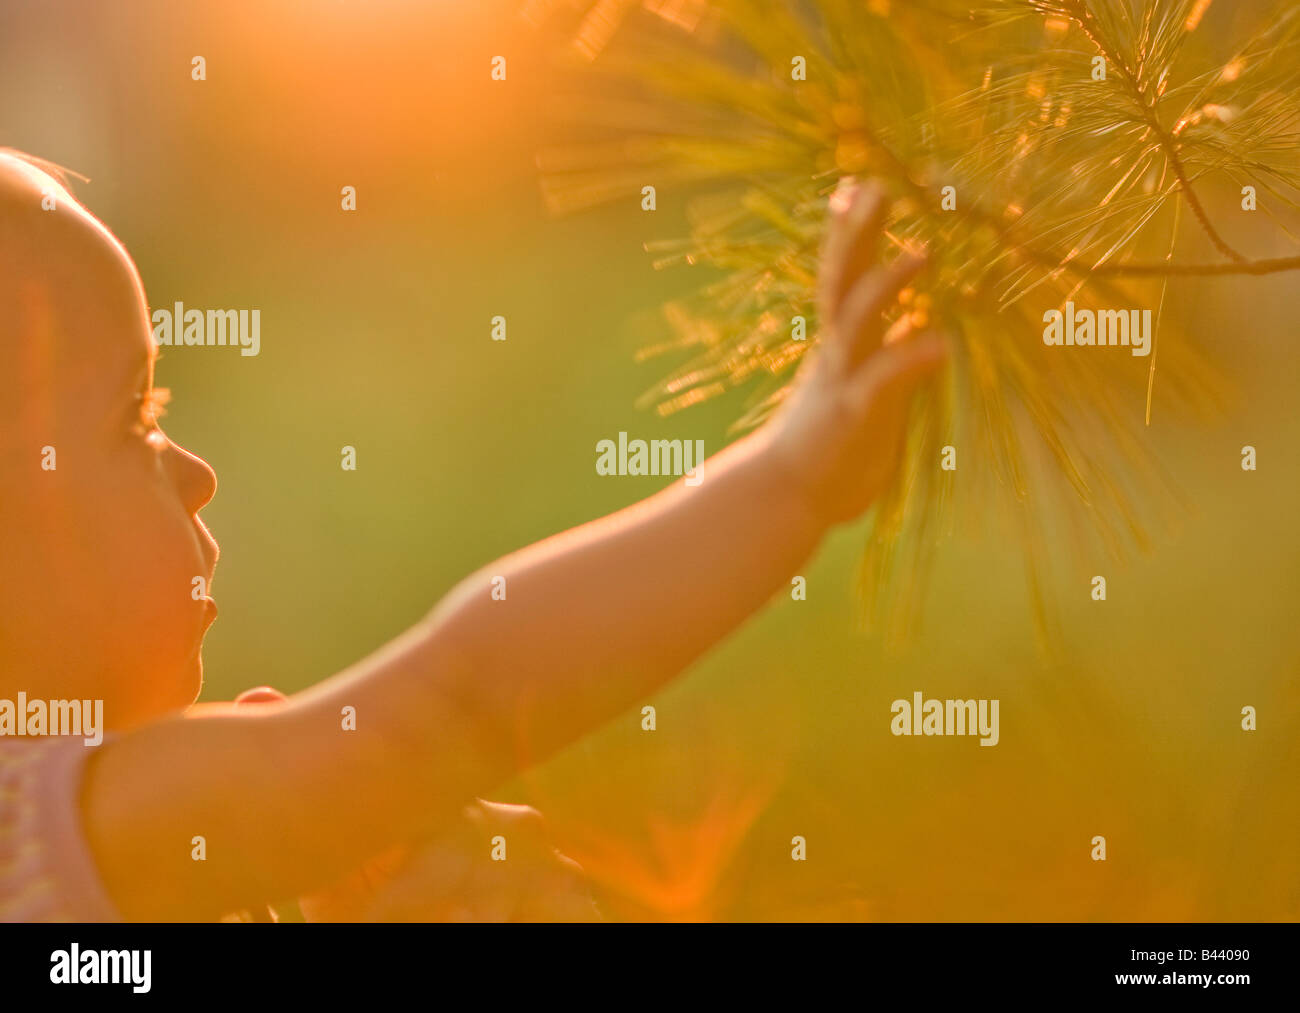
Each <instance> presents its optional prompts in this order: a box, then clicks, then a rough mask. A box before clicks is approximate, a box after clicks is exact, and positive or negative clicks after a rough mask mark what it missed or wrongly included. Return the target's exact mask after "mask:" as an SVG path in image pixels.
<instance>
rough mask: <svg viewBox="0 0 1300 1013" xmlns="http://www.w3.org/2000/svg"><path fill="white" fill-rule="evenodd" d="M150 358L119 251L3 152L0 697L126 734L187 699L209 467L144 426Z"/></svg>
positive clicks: (58, 192) (144, 316)
mask: <svg viewBox="0 0 1300 1013" xmlns="http://www.w3.org/2000/svg"><path fill="white" fill-rule="evenodd" d="M154 357H155V346H154V343H153V340H152V334H151V330H150V327H149V316H148V310H147V307H146V304H145V296H144V290H143V287H142V286H141V283H140V277H139V275H138V273H137V272H136V269H135V265H134V264H133V263H132V262H131V258H130V257H129V256H128V255H127V253H126V250H125V249H123V247H122V245H121V244H120V243H119V242H118V241H117V240H116V239H114V238H113V236H112V235H111V234H110V233H109V231H108V230H107V229H106V228H105V227H104V226H103V225H102V224H101V223H100V222H98V221H97V220H96V219H95V218H94V217H92V216H91V215H90V213H89V212H87V211H86V209H85V208H83V207H82V206H81V205H80V204H79V203H77V201H76V199H75V198H73V197H72V196H71V195H70V194H69V193H68V191H67V190H66V189H65V188H64V186H63V185H62V184H61V183H60V182H59V180H58V179H56V178H55V177H54V176H52V175H51V174H50V173H49V172H46V171H44V169H43V168H41V167H38V165H36V164H33V163H32V162H30V161H28V160H27V159H25V158H24V157H21V156H17V155H16V154H13V153H7V152H5V151H3V150H0V698H7V699H13V698H14V697H15V696H16V694H17V693H18V691H20V690H22V691H25V692H26V693H27V695H28V697H29V698H33V699H36V698H39V699H102V700H104V702H105V704H104V718H105V721H106V723H107V724H108V725H109V726H110V727H127V726H131V725H134V724H136V723H138V722H140V721H142V720H146V719H148V718H151V717H154V716H157V715H159V714H162V713H166V712H167V711H170V710H174V709H177V708H180V707H184V706H185V705H187V704H188V703H190V702H191V701H192V700H193V699H194V697H195V695H196V694H197V692H198V689H199V686H200V683H201V678H202V668H201V661H200V657H199V650H200V644H201V641H202V638H203V635H204V633H205V632H206V630H207V628H208V626H209V625H210V623H211V621H212V618H213V616H214V614H215V611H214V607H213V605H212V603H211V601H210V600H206V599H203V598H196V597H195V595H197V594H200V593H201V591H200V590H196V589H195V583H194V578H195V577H202V578H203V579H204V581H210V580H211V578H212V570H213V567H214V565H215V563H216V558H217V546H216V543H215V542H214V541H213V540H212V538H211V536H210V535H209V534H208V532H207V530H206V529H205V528H204V526H203V524H202V523H201V522H200V521H199V519H198V512H199V510H200V509H201V508H202V507H203V506H204V504H206V503H207V502H208V500H209V499H211V497H212V494H213V492H214V491H215V488H216V477H215V476H214V475H213V473H212V470H211V469H210V468H209V467H208V466H207V465H206V464H205V463H204V462H203V461H201V460H199V459H198V458H197V457H194V456H193V455H191V454H189V453H187V452H186V451H184V450H182V449H181V448H180V447H178V446H177V445H176V444H174V443H172V442H171V441H170V440H169V439H168V438H167V437H166V436H165V435H163V433H162V431H161V430H160V429H159V428H158V426H157V423H156V421H155V417H154V416H155V405H156V396H155V392H154V389H153V366H154Z"/></svg>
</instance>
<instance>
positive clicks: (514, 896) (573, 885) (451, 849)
mask: <svg viewBox="0 0 1300 1013" xmlns="http://www.w3.org/2000/svg"><path fill="white" fill-rule="evenodd" d="M498 835H499V836H500V837H503V838H505V848H506V852H505V855H506V857H505V860H504V861H493V860H492V859H491V852H492V849H493V844H492V839H493V838H494V837H497V836H498ZM301 907H302V912H303V916H304V917H305V918H306V919H307V920H308V921H315V922H344V921H345V922H358V921H362V922H443V921H451V922H591V921H599V920H600V916H599V914H598V912H597V911H596V906H595V903H594V902H593V900H592V897H591V893H590V892H589V891H588V889H587V887H586V881H585V879H584V878H583V874H582V868H581V867H580V866H579V865H578V864H577V863H576V862H574V861H572V860H571V859H568V858H566V857H564V856H563V855H562V854H560V853H559V852H558V851H556V850H555V849H554V848H553V847H551V845H550V842H549V841H548V840H547V838H546V834H545V830H544V825H543V823H542V817H541V814H540V813H539V812H537V810H536V809H533V808H530V807H529V806H522V805H504V804H502V803H499V802H485V801H483V800H481V799H480V800H478V801H476V802H475V803H473V804H472V805H469V806H466V807H465V811H464V819H463V820H462V821H461V822H460V823H459V825H458V826H457V827H456V828H455V829H454V830H452V831H450V832H449V833H447V834H446V835H445V836H443V837H441V838H439V839H438V840H436V841H432V842H430V843H427V844H425V845H422V846H421V847H419V848H411V849H405V848H399V849H395V850H393V851H391V852H389V853H387V854H386V855H383V856H380V857H379V858H377V859H374V860H372V861H370V862H367V863H366V864H365V865H364V866H363V867H362V868H361V869H359V870H357V872H355V873H354V874H352V875H351V876H348V877H346V878H345V879H343V880H342V881H340V882H339V883H337V884H335V885H334V886H332V887H330V888H329V889H327V890H325V891H322V892H321V893H318V894H315V895H313V896H311V897H304V898H303V899H302V901H301Z"/></svg>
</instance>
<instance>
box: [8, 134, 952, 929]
mask: <svg viewBox="0 0 1300 1013" xmlns="http://www.w3.org/2000/svg"><path fill="white" fill-rule="evenodd" d="M51 205H52V207H53V209H51ZM831 205H832V223H831V230H830V235H829V239H828V243H827V247H826V249H825V251H824V257H823V265H822V271H821V279H820V294H819V299H820V319H821V321H822V334H821V340H820V343H819V346H818V347H817V348H816V350H815V352H814V353H813V354H812V355H810V357H809V361H807V362H805V363H804V364H803V366H802V368H801V370H800V372H799V375H798V377H797V378H796V383H795V385H794V388H793V391H792V394H791V396H790V397H789V398H788V400H787V402H786V403H785V404H784V405H783V406H782V408H781V410H780V411H779V412H778V413H777V415H776V416H775V417H774V418H773V419H772V420H771V421H770V422H769V423H768V424H767V425H765V426H764V427H763V428H762V429H760V430H759V431H757V432H756V433H754V434H752V435H750V436H747V437H746V438H744V439H742V440H740V441H738V442H737V443H735V444H733V445H732V446H731V447H729V448H728V449H727V450H725V451H723V452H722V453H720V454H717V455H716V456H714V457H713V458H711V459H709V460H708V461H707V462H705V464H704V466H703V470H702V475H703V481H702V482H701V483H700V484H699V485H696V486H690V485H687V484H686V483H685V482H682V481H678V482H676V483H675V484H674V485H673V486H671V487H669V488H667V489H665V490H663V491H662V492H660V493H658V494H657V495H655V496H652V497H650V498H649V499H648V500H646V501H645V502H643V503H640V504H637V505H635V506H633V507H630V508H628V509H626V510H623V511H620V512H619V513H616V514H614V515H612V516H610V517H607V518H604V519H602V520H598V521H594V522H592V523H589V524H586V525H584V526H582V527H579V528H577V529H575V530H573V531H570V532H567V533H565V534H562V535H558V536H556V537H554V538H551V539H549V540H547V541H544V542H542V543H540V544H538V545H535V546H532V547H530V548H528V549H525V550H523V551H521V552H518V553H516V554H514V555H511V556H508V557H506V558H504V559H501V560H499V561H497V562H495V563H493V564H491V565H490V566H488V567H486V568H485V569H484V570H483V571H482V572H481V573H479V574H476V575H473V576H471V577H469V578H467V579H466V580H465V581H463V582H462V583H461V584H460V585H459V586H458V587H457V588H456V589H455V590H453V591H452V592H451V593H450V594H449V595H448V596H447V597H446V598H445V599H444V600H443V601H442V602H441V603H440V604H439V605H438V606H437V607H436V608H435V609H434V610H433V611H432V612H431V613H430V614H429V616H428V617H427V619H425V620H424V621H423V622H421V623H419V624H418V625H416V626H415V627H414V628H413V629H411V630H409V631H408V632H407V633H405V634H404V635H403V636H401V637H399V638H398V639H397V640H395V641H393V642H392V643H390V644H388V645H387V646H385V647H383V648H382V649H381V650H379V651H378V652H377V653H376V654H374V655H373V656H371V657H369V658H367V659H366V660H364V661H361V662H359V663H358V664H356V665H354V666H353V667H352V668H350V669H348V670H347V671H344V672H342V673H340V674H339V675H336V676H334V677H333V678H331V679H328V680H326V681H325V682H323V683H321V684H319V685H317V686H315V687H313V688H312V689H309V690H307V691H305V692H303V693H299V694H297V695H296V696H293V697H291V698H288V699H277V698H276V696H275V695H274V694H268V695H267V696H268V697H269V698H268V699H265V701H264V702H261V703H258V704H257V705H256V706H252V705H249V704H248V703H242V704H234V705H232V704H204V705H197V706H191V704H192V703H193V701H194V699H195V696H196V695H197V694H198V692H199V688H200V684H201V677H202V665H201V660H200V648H201V643H202V640H203V636H204V633H205V631H206V630H207V629H208V626H209V625H210V624H211V622H212V620H213V618H214V617H215V616H216V606H215V604H214V603H213V601H212V600H211V599H210V598H206V597H205V598H201V599H199V600H195V599H194V598H193V597H192V596H191V589H192V588H193V586H194V578H195V577H196V576H201V577H204V578H205V579H206V580H208V581H210V580H211V577H212V572H213V568H214V566H215V564H216V561H217V545H216V543H215V542H214V541H213V539H212V537H211V535H209V533H208V531H207V529H206V528H205V527H204V526H203V523H202V521H201V520H200V519H199V512H200V511H201V510H202V508H203V506H204V505H205V504H206V503H207V502H208V501H209V500H210V499H211V498H212V495H213V493H214V492H215V490H216V477H215V476H214V475H213V473H212V470H211V469H210V468H209V467H208V466H207V464H205V463H204V462H203V461H202V460H200V459H199V458H198V457H196V456H194V455H193V454H191V453H189V452H188V451H186V450H184V449H182V448H181V447H179V446H177V445H176V444H175V443H173V442H172V441H171V440H170V439H169V438H168V437H167V435H166V434H165V433H164V432H163V430H162V429H161V428H160V427H159V425H158V403H159V397H158V391H156V390H155V388H154V385H153V381H154V376H153V373H154V356H155V346H154V344H153V341H152V337H151V330H150V324H149V319H150V318H149V313H148V310H147V305H146V300H145V294H144V290H143V288H142V286H141V282H140V278H139V275H138V273H137V272H136V269H135V266H134V264H133V263H132V261H131V258H130V257H129V256H128V254H127V252H126V250H125V249H123V247H122V246H121V244H120V243H119V242H118V241H117V240H116V239H115V238H114V237H113V236H112V235H111V234H110V233H109V231H108V230H107V229H106V228H105V227H104V226H103V225H102V224H101V223H100V222H98V221H97V220H96V219H95V218H94V217H92V216H91V214H90V213H89V212H88V211H87V210H86V209H85V208H84V207H82V206H81V205H80V204H79V203H78V202H77V201H76V200H75V198H73V197H72V195H71V194H70V193H69V192H68V191H67V190H66V189H65V188H64V186H62V185H61V184H60V182H59V180H57V179H56V178H54V177H53V176H52V175H51V174H50V173H49V172H47V171H45V169H44V168H43V167H42V166H41V165H40V164H37V163H35V162H34V160H30V159H28V158H26V157H20V156H17V155H15V154H0V488H2V490H3V494H2V495H0V531H2V532H3V539H4V550H3V552H2V553H0V700H3V699H9V700H14V699H16V698H17V696H18V694H19V693H20V692H23V693H25V694H26V698H27V699H28V700H81V699H90V700H103V701H104V720H105V723H106V724H107V725H108V727H109V730H110V734H109V735H108V736H107V737H106V738H105V739H104V741H103V743H102V744H101V745H98V746H94V747H88V746H87V745H85V744H84V743H83V741H82V739H81V738H57V739H56V738H49V739H44V740H41V739H31V738H3V737H0V918H8V919H19V920H39V919H49V918H66V919H73V920H96V919H113V918H118V917H121V918H127V919H147V920H159V919H180V920H196V919H209V918H216V917H221V916H223V915H225V914H227V913H229V912H232V911H237V910H241V909H245V908H252V907H256V906H258V905H264V904H265V903H266V902H267V901H269V900H273V899H275V898H283V897H290V896H298V895H300V894H302V893H304V892H308V891H312V890H316V889H319V888H320V887H321V886H322V885H324V884H327V883H330V882H331V881H333V880H335V879H336V878H337V877H339V876H341V875H343V874H345V873H349V872H350V871H352V870H355V869H357V868H358V867H360V866H362V865H363V863H366V862H367V861H369V860H371V859H372V858H373V857H374V856H376V855H380V854H384V853H391V852H390V849H392V848H393V847H394V846H403V845H410V844H415V843H417V842H419V841H421V840H425V839H427V836H428V835H429V834H431V833H433V832H435V831H442V830H445V829H446V828H447V827H448V826H450V825H452V823H453V822H454V821H455V820H456V819H457V818H458V814H459V813H460V812H461V811H462V809H463V807H464V806H465V805H466V803H467V802H471V801H472V800H473V799H474V798H475V796H477V795H480V794H482V793H484V792H487V791H489V790H490V789H491V788H492V786H493V785H497V784H500V783H501V782H503V781H504V780H506V779H507V778H509V777H510V776H511V775H513V774H514V773H516V771H517V770H518V769H519V767H520V766H521V764H522V763H523V762H524V760H523V757H526V758H527V761H528V762H536V761H538V760H540V759H543V758H545V757H546V756H548V755H549V754H551V753H553V752H554V751H555V750H557V749H559V748H561V747H563V746H564V745H566V744H567V743H569V742H571V741H573V740H574V739H575V738H577V737H578V736H581V735H582V734H583V733H585V732H587V731H590V730H591V729H593V728H595V727H597V726H598V725H600V724H601V723H602V722H605V721H607V720H608V719H610V718H611V717H613V716H614V715H616V714H618V713H619V712H620V711H621V710H623V709H625V708H627V707H629V706H632V705H635V704H640V703H642V702H643V701H644V700H646V699H647V698H648V697H649V696H650V695H651V694H652V693H654V692H655V691H656V690H657V689H658V688H659V687H661V686H662V685H663V684H664V683H665V682H667V681H668V680H669V679H671V678H673V677H674V676H675V675H677V674H678V673H680V672H681V671H682V670H683V669H684V668H686V667H687V666H688V665H689V664H690V663H691V662H692V661H694V660H695V659H696V658H698V657H699V656H700V655H701V654H702V653H703V652H704V651H706V650H707V649H708V648H709V647H710V646H712V645H713V644H715V643H717V641H718V640H720V639H721V638H722V637H724V636H726V635H727V634H728V633H729V632H730V631H732V630H733V629H735V628H736V627H737V626H738V625H740V624H741V623H742V622H743V621H744V620H745V619H746V618H747V617H748V616H750V615H751V614H752V613H754V612H755V611H756V610H757V609H759V608H760V607H761V606H762V605H763V604H764V602H765V601H767V599H768V598H769V597H770V596H771V595H772V594H773V593H774V592H776V591H777V590H778V589H780V588H782V587H783V586H785V585H786V584H787V583H788V581H789V579H790V577H791V576H792V575H793V574H795V573H796V572H798V570H799V568H800V567H801V566H802V564H803V562H804V561H805V560H806V559H807V558H808V557H809V556H810V555H811V554H812V552H813V550H814V549H815V548H816V546H817V544H818V542H819V541H820V540H821V538H822V536H823V535H824V533H825V532H826V531H827V530H828V529H829V528H830V527H831V526H832V525H834V524H837V523H840V522H844V521H848V520H851V519H853V518H855V517H857V516H858V515H859V514H860V513H862V511H863V510H865V509H866V507H867V506H868V504H869V503H871V501H872V500H873V498H874V497H875V496H876V495H877V493H878V492H879V491H880V490H881V488H882V487H883V485H884V484H885V483H886V482H887V481H889V479H890V476H891V474H892V472H893V470H894V468H895V466H896V462H897V457H898V452H899V449H900V443H901V440H902V437H903V424H904V420H905V416H906V409H907V403H908V399H909V395H910V393H911V391H912V390H913V389H914V387H915V386H916V385H917V383H918V382H920V381H921V380H922V379H923V378H924V377H926V376H927V375H929V374H930V373H932V372H933V371H934V370H935V369H936V368H937V367H938V366H939V365H940V363H941V362H942V359H943V356H944V346H943V344H942V342H941V340H940V339H939V338H938V337H936V336H934V335H930V334H922V335H913V334H911V333H910V331H911V325H910V322H909V318H908V316H907V315H906V314H903V315H902V316H901V317H899V319H898V320H897V322H896V323H895V324H894V325H893V326H892V327H888V329H887V325H886V320H885V314H886V312H887V311H888V310H890V308H891V307H893V306H894V304H895V298H896V296H897V294H898V292H899V291H900V290H901V289H902V288H903V287H904V286H906V285H907V284H908V283H909V281H910V280H911V279H912V278H913V277H914V276H915V275H916V274H917V272H918V271H919V270H920V269H921V267H922V264H923V261H922V259H921V258H919V257H916V256H914V255H912V254H910V253H904V254H902V255H900V256H899V257H898V258H897V259H895V260H893V261H892V263H890V264H888V265H887V266H881V265H879V264H878V263H877V247H878V245H879V236H880V232H881V229H882V225H883V222H884V219H885V217H886V214H887V210H888V205H887V202H886V200H885V198H884V196H883V194H882V193H881V192H880V191H879V190H878V189H876V188H874V187H871V186H866V187H864V186H858V185H856V184H853V183H850V182H846V184H844V185H842V186H841V187H840V189H839V190H837V191H836V193H835V194H834V196H833V197H832V201H831ZM48 448H53V452H54V454H55V455H56V456H55V458H54V461H55V467H53V468H52V469H51V468H49V467H48V464H47V462H48V461H49V460H50V450H49V449H48ZM43 465H45V466H43ZM683 573H689V574H690V579H689V580H688V581H683V580H682V575H683ZM498 576H502V577H505V579H506V582H507V587H508V598H507V599H506V600H504V601H497V600H493V598H492V596H491V588H492V578H494V577H498ZM665 631H672V633H671V635H665ZM257 674H258V673H249V675H250V680H249V681H250V682H255V681H257V679H256V675H257ZM349 707H350V708H354V709H355V711H354V712H355V730H345V729H344V728H343V723H344V722H343V720H342V717H341V715H342V713H343V710H344V708H349ZM520 742H524V743H527V749H526V750H520V749H519V748H518V744H519V743H520ZM198 836H201V837H203V838H204V841H205V847H206V859H205V860H204V861H195V860H194V859H193V858H192V856H191V851H192V847H193V845H192V840H193V838H195V837H198ZM487 859H488V852H487V849H486V848H484V849H483V851H482V860H483V861H484V862H486V861H487ZM507 864H508V863H507Z"/></svg>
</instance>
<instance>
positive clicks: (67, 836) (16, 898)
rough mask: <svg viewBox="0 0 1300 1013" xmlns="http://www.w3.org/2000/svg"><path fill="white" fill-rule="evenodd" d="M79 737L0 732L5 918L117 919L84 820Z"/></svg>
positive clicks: (0, 902)
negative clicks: (31, 736) (24, 736)
mask: <svg viewBox="0 0 1300 1013" xmlns="http://www.w3.org/2000/svg"><path fill="white" fill-rule="evenodd" d="M95 748H97V747H95V746H87V745H86V744H85V743H84V742H83V741H82V740H81V739H80V738H46V739H12V738H0V922H54V921H59V922H62V921H72V922H115V921H120V920H121V918H120V916H119V915H118V913H117V911H116V910H115V909H114V906H113V902H112V901H111V900H110V899H109V897H108V894H107V893H106V892H105V890H104V886H103V884H102V883H101V882H100V880H99V873H98V872H97V871H96V869H95V862H94V859H93V858H92V856H91V853H90V848H89V846H88V845H87V844H86V837H85V834H84V832H83V831H82V826H81V806H80V801H79V800H80V795H81V778H82V773H83V771H84V770H85V766H86V760H87V759H88V758H89V757H90V756H91V754H92V751H93V750H94V749H95Z"/></svg>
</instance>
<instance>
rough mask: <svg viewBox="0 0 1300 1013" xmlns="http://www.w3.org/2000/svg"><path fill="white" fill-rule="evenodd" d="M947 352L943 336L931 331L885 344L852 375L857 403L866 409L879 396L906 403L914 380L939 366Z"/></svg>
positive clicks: (859, 406)
mask: <svg viewBox="0 0 1300 1013" xmlns="http://www.w3.org/2000/svg"><path fill="white" fill-rule="evenodd" d="M947 356H948V350H947V347H946V346H945V345H944V343H943V339H941V338H940V337H939V336H938V335H937V334H934V333H925V334H921V335H919V336H918V337H915V338H910V339H908V340H905V341H896V342H892V343H890V344H888V345H885V346H884V347H882V348H881V349H880V350H879V351H877V352H876V353H875V355H873V356H872V357H871V358H870V359H869V360H868V361H867V363H866V364H865V365H864V366H863V367H862V370H861V371H860V372H859V373H858V374H857V375H856V376H854V378H853V381H852V392H853V393H852V396H853V399H854V402H855V404H856V406H857V407H858V408H859V409H860V410H863V411H865V410H866V409H868V408H869V407H870V406H871V404H872V403H873V402H876V401H879V400H881V399H882V398H888V399H889V401H890V402H891V403H897V404H902V403H905V402H906V399H907V398H908V396H909V395H910V394H911V393H912V391H913V390H915V389H916V386H917V384H919V383H920V382H921V381H922V380H924V379H925V378H926V377H927V376H930V375H931V374H932V373H934V372H935V371H936V370H937V369H938V368H939V367H940V366H942V365H943V363H944V361H945V360H946V359H947Z"/></svg>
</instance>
